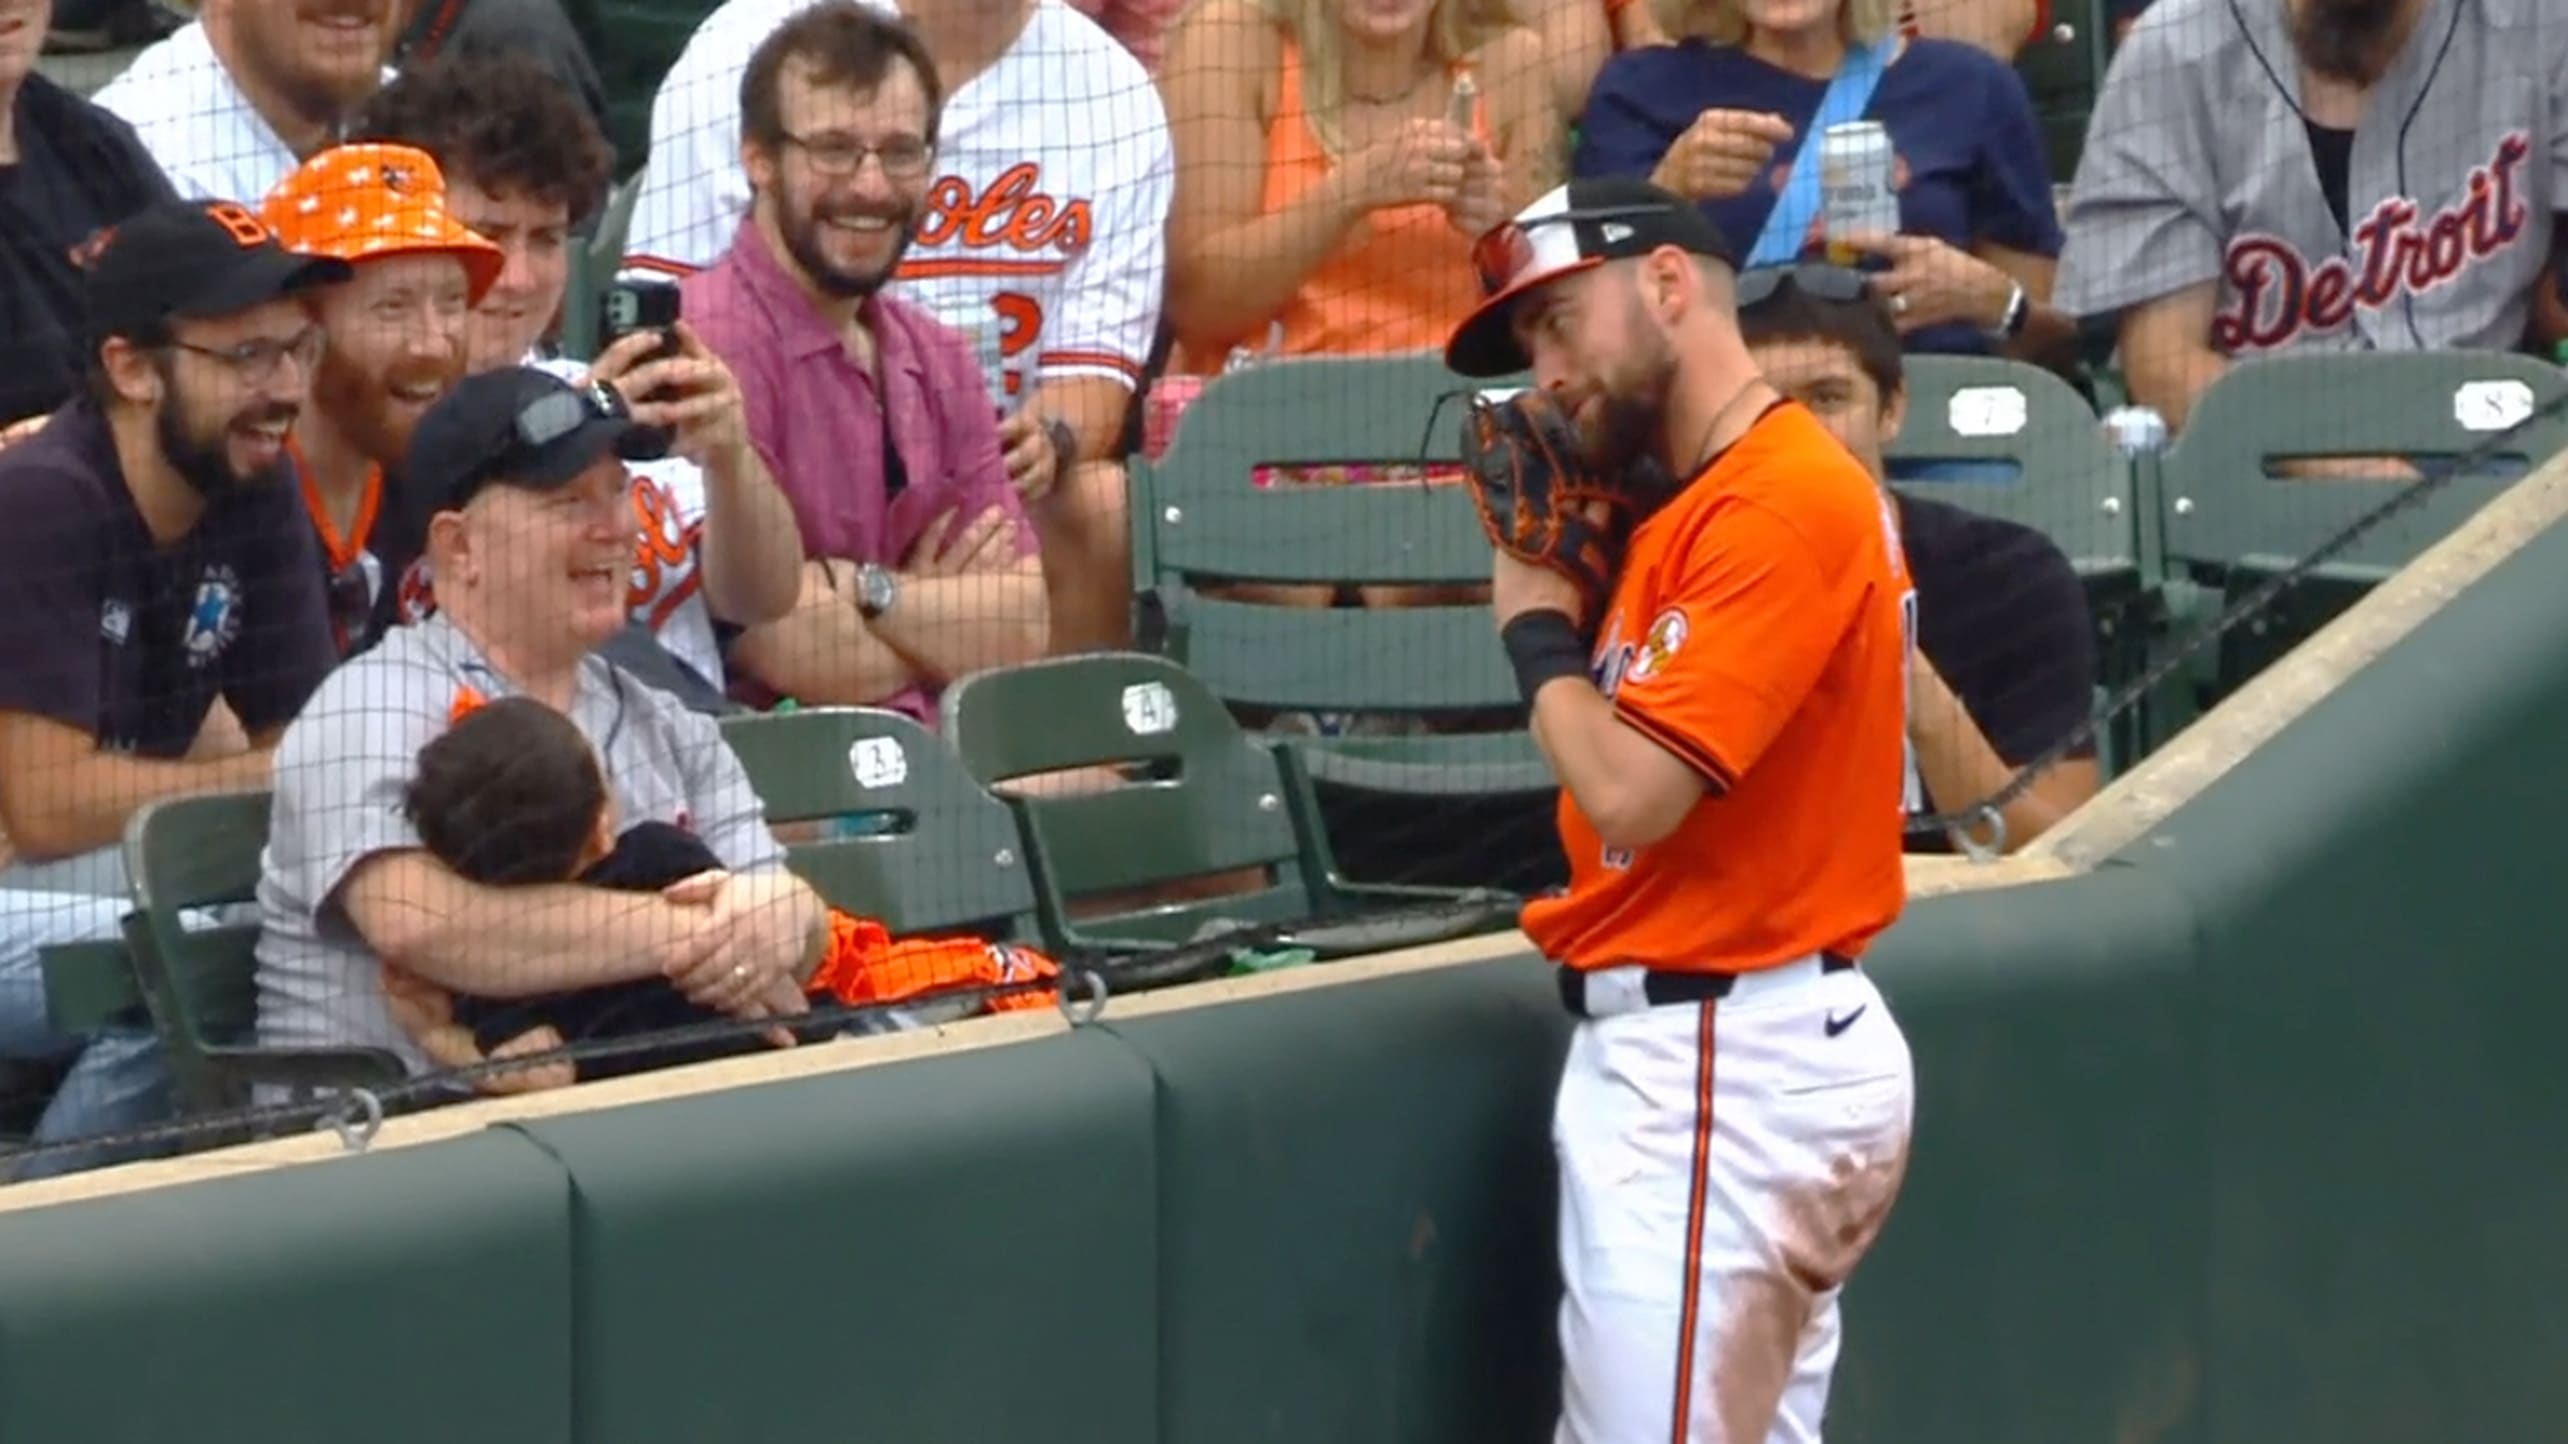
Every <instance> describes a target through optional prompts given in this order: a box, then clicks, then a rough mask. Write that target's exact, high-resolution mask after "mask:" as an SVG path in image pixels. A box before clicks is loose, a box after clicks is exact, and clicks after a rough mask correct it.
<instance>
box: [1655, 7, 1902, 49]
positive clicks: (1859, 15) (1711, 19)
mask: <svg viewBox="0 0 2568 1444" xmlns="http://www.w3.org/2000/svg"><path fill="white" fill-rule="evenodd" d="M1650 14H1651V15H1652V16H1653V17H1655V18H1656V19H1657V20H1658V23H1659V27H1660V28H1661V29H1663V30H1665V31H1666V32H1667V33H1668V35H1669V36H1670V37H1671V38H1673V39H1678V40H1683V39H1686V38H1688V37H1690V36H1695V37H1700V38H1702V39H1705V40H1709V41H1711V42H1712V43H1713V44H1715V45H1741V44H1745V43H1746V42H1747V38H1748V13H1747V10H1746V9H1745V8H1744V7H1743V6H1742V5H1741V4H1740V0H1650ZM1898 25H1899V0H1839V4H1838V6H1837V34H1838V36H1839V37H1840V38H1841V39H1843V40H1844V41H1845V42H1846V43H1847V44H1848V45H1869V44H1873V43H1875V42H1878V41H1882V40H1887V39H1889V38H1890V34H1891V32H1892V31H1893V30H1894V29H1896V28H1897V27H1898Z"/></svg>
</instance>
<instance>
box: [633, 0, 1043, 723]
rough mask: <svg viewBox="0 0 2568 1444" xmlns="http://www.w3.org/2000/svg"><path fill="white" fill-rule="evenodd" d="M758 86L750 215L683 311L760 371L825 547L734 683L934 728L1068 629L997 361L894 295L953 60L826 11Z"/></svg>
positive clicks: (765, 53)
mask: <svg viewBox="0 0 2568 1444" xmlns="http://www.w3.org/2000/svg"><path fill="white" fill-rule="evenodd" d="M744 96H745V98H746V107H745V110H744V112H743V114H742V117H741V129H742V136H743V141H744V144H743V153H744V156H745V157H746V160H747V170H748V173H749V180H750V187H751V191H752V195H753V200H752V203H751V206H750V212H749V215H748V217H747V218H746V219H745V220H744V221H743V222H742V224H741V226H740V229H739V232H738V234H737V236H736V237H735V238H734V240H733V242H732V245H731V248H730V250H729V251H728V252H726V253H725V254H724V255H723V257H722V259H721V260H720V261H718V262H716V263H715V264H714V265H713V266H711V267H710V268H708V269H706V270H703V271H699V272H697V273H695V274H694V275H692V276H689V277H688V278H687V279H686V281H685V283H684V288H683V290H684V295H683V310H684V313H685V315H686V317H687V321H688V323H689V325H690V326H692V327H693V328H694V330H695V331H696V334H697V335H699V336H701V337H702V338H703V339H704V341H705V343H706V344H707V345H709V346H711V347H712V348H713V350H714V351H715V352H716V353H717V354H719V355H720V356H721V357H722V358H723V360H724V361H726V362H727V363H729V365H730V366H731V369H732V371H733V373H734V374H735V375H736V376H737V377H738V378H739V381H740V387H741V391H742V394H743V395H744V397H745V398H746V400H747V404H748V416H749V433H750V438H751V440H752V442H753V443H754V444H755V445H756V446H757V447H758V449H759V451H760V453H761V454H762V455H763V456H764V457H765V459H766V462H767V467H768V470H769V471H770V472H771V473H773V475H774V476H775V478H776V480H777V483H778V484H779V485H780V486H781V487H782V488H783V489H784V492H785V495H786V497H787V499H788V500H790V501H791V502H792V504H793V509H794V515H795V519H796V520H797V521H798V522H799V523H800V524H801V528H802V537H803V546H804V549H805V551H806V553H807V554H808V555H809V557H810V558H811V560H810V561H808V562H806V563H805V565H804V568H803V573H804V574H803V578H802V589H801V596H800V599H799V601H798V603H797V605H796V607H795V609H794V611H793V613H792V614H791V615H789V616H787V617H786V618H784V619H783V620H781V621H777V622H771V623H767V624H765V625H762V626H758V627H753V628H750V629H749V630H748V631H747V632H745V633H743V634H742V635H741V636H740V637H739V638H738V639H737V640H736V641H735V643H734V644H733V647H732V651H731V654H730V658H729V661H730V667H731V673H732V677H733V679H734V690H735V691H736V692H739V693H741V694H742V695H743V698H744V700H748V701H751V702H754V703H761V704H763V703H765V702H767V701H770V700H772V699H773V698H774V697H776V696H779V695H783V696H791V697H794V698H796V699H797V700H799V701H801V702H804V703H807V704H837V705H854V706H890V707H895V708H898V709H900V710H902V711H904V712H908V713H910V714H911V715H913V716H916V717H918V718H920V719H921V720H924V721H931V722H932V721H933V720H934V719H935V715H936V698H937V696H938V694H939V693H940V692H941V691H942V690H943V689H944V687H945V685H946V684H947V683H948V682H950V681H952V680H953V679H954V678H957V677H960V676H962V675H964V674H965V673H967V672H971V671H974V670H977V669H979V668H983V667H993V666H1004V665H1007V664H1010V663H1014V662H1022V661H1028V660H1031V659H1033V658H1035V657H1037V656H1040V655H1042V653H1043V651H1044V648H1045V644H1046V642H1047V641H1048V639H1049V632H1050V622H1049V614H1048V613H1049V609H1048V607H1047V605H1046V601H1045V593H1044V581H1043V570H1042V564H1041V561H1040V559H1039V558H1038V557H1037V555H1036V547H1035V533H1034V528H1033V526H1032V525H1031V523H1030V522H1029V521H1028V520H1027V518H1026V515H1025V511H1024V508H1023V507H1022V505H1021V504H1020V503H1019V501H1018V497H1017V491H1016V488H1015V487H1014V486H1012V485H1011V484H1010V483H1009V480H1008V474H1007V468H1006V465H1005V463H1004V462H1003V460H1002V459H1001V453H1000V447H999V425H998V411H997V408H996V406H995V405H994V404H993V402H992V401H991V398H990V394H989V389H988V387H987V385H986V384H985V383H984V382H983V381H982V379H981V374H980V366H979V363H978V361H977V359H976V358H975V357H974V356H973V355H972V353H971V351H970V349H969V348H968V346H967V345H966V343H965V342H964V340H963V338H962V337H961V336H960V335H958V334H957V333H955V332H954V331H952V330H951V329H949V328H947V327H946V326H944V325H943V324H942V323H940V322H938V321H937V320H935V319H934V318H933V317H932V316H930V315H929V314H928V313H927V312H925V311H923V310H920V309H918V308H916V307H914V306H911V305H909V304H908V303H906V302H903V301H900V300H897V299H894V298H893V297H891V296H889V295H886V294H884V293H883V291H882V287H883V285H884V283H885V282H887V281H889V280H890V278H891V275H892V271H893V268H894V267H895V266H896V265H897V264H898V262H899V260H900V257H901V252H902V250H903V249H904V248H905V247H906V246H907V245H908V243H909V238H910V235H911V234H912V231H913V230H914V228H915V224H916V222H917V219H918V213H919V209H920V207H921V205H922V204H923V203H924V202H925V200H926V194H927V187H928V185H929V184H930V182H931V179H932V175H933V166H932V161H933V158H934V148H935V139H936V117H937V111H938V107H939V104H940V100H941V97H940V96H939V94H938V91H937V80H936V70H935V66H934V64H933V62H931V61H930V60H929V58H928V56H927V52H926V51H925V50H924V49H923V48H922V47H921V46H920V45H919V43H918V40H917V39H916V37H915V36H913V35H912V34H911V33H910V32H909V30H908V29H907V28H906V27H905V26H903V25H901V24H900V22H899V21H898V20H897V19H893V18H890V17H887V16H884V15H881V14H877V13H875V12H873V11H870V10H866V9H862V8H860V7H855V6H838V5H825V6H819V7H815V8H813V9H811V10H807V11H804V12H802V13H801V14H800V15H798V16H796V17H795V18H794V19H792V20H790V21H788V22H787V23H786V24H785V25H784V26H783V27H781V28H780V29H778V30H777V31H776V32H775V33H774V34H773V35H771V36H769V37H768V38H767V40H766V41H765V42H764V43H763V44H762V45H760V46H759V48H758V52H757V54H756V55H755V56H754V57H752V59H751V60H750V63H749V69H748V73H747V78H746V81H745V84H744Z"/></svg>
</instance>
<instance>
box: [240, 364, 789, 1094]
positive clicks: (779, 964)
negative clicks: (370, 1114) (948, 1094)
mask: <svg viewBox="0 0 2568 1444" xmlns="http://www.w3.org/2000/svg"><path fill="white" fill-rule="evenodd" d="M649 438H650V433H649V432H647V431H644V430H641V429H638V428H637V427H636V424H635V423H634V421H633V419H632V417H631V416H630V415H629V413H628V412H627V411H626V409H625V405H624V402H623V400H622V398H621V397H620V396H619V395H618V394H617V393H616V392H615V390H614V389H613V388H611V387H607V386H603V385H592V386H588V387H576V386H573V385H572V384H571V383H569V382H567V381H564V380H561V379H560V378H558V377H555V376H552V375H550V374H548V373H546V372H544V371H540V370H537V369H535V368H533V367H508V368H504V369H501V370H498V371H489V372H483V373H481V374H480V375H476V376H471V377H467V378H466V379H465V380H464V381H463V382H462V383H461V384H459V385H458V386H457V387H456V388H455V390H454V391H453V392H451V393H449V394H448V395H447V396H446V397H444V398H443V399H441V400H440V401H438V402H437V403H436V405H435V406H433V407H431V408H430V410H429V411H428V413H427V414H426V415H425V416H424V417H422V418H421V419H420V422H419V426H418V429H417V430H416V432H415V433H414V434H413V436H412V439H411V444H410V451H409V454H408V457H407V459H406V462H405V469H404V475H405V476H406V477H408V478H409V479H410V481H411V482H412V484H413V486H414V487H415V488H416V493H415V494H416V495H418V496H421V497H424V498H430V499H431V502H430V504H431V505H432V506H433V508H434V514H433V515H432V517H431V518H430V520H429V521H428V524H427V555H428V560H429V564H430V566H431V568H432V569H433V572H434V575H435V576H436V578H437V611H436V612H435V613H434V614H433V615H431V616H430V617H428V618H427V619H426V620H425V621H423V622H420V623H419V624H417V625H415V626H411V627H405V628H396V629H394V630H393V631H392V632H391V633H389V634H388V635H387V636H386V637H385V638H384V640H383V641H382V642H380V643H378V644H377V645H376V646H375V648H374V649H373V650H371V651H369V652H367V653H365V654H363V655H361V656H359V657H358V658H356V659H355V660H353V661H351V662H349V663H348V664H347V665H346V666H344V667H342V668H341V669H340V670H339V671H338V672H337V673H335V674H334V675H333V676H332V677H331V679H330V680H329V682H328V683H327V684H325V685H324V686H323V687H322V689H321V690H320V692H319V693H318V694H316V695H315V696H314V698H313V700H312V702H311V705H310V706H309V707H308V708H306V710H305V712H304V715H303V717H302V718H301V719H299V720H298V721H297V722H296V724H295V725H294V726H293V728H291V729H290V730H289V731H288V732H287V734H286V738H285V745H284V748H283V750H282V752H281V753H280V755H279V757H278V762H277V793H276V812H275V821H274V827H273V830H272V835H271V840H270V846H269V850H268V854H267V859H266V871H265V875H264V877H263V878H262V880H261V883H260V888H259V902H260V909H261V913H262V916H263V922H264V924H265V926H264V929H263V931H262V934H261V937H260V940H259V980H260V1008H259V1037H260V1040H261V1041H262V1042H265V1043H269V1044H273V1045H281V1046H312V1047H349V1046H368V1047H379V1048H385V1049H388V1050H390V1051H392V1052H394V1053H395V1054H397V1055H399V1056H400V1057H402V1058H403V1059H404V1060H405V1061H407V1062H408V1064H409V1065H410V1067H411V1068H412V1070H413V1071H414V1072H424V1071H426V1070H427V1068H428V1067H429V1063H428V1059H427V1057H426V1055H425V1054H424V1053H423V1052H422V1051H421V1050H420V1049H419V1048H418V1046H417V1045H416V1044H415V1042H414V1041H413V1039H412V1038H411V1037H410V1036H409V1034H408V1033H407V1032H406V1031H405V1030H404V1027H403V1026H402V1023H401V1022H400V1021H398V1020H397V1019H396V1017H395V1015H394V1014H393V1012H392V1011H391V1008H390V1005H389V1003H388V1001H387V998H386V994H385V991H384V988H383V985H382V979H383V974H382V972H381V971H380V969H382V968H397V969H400V970H401V971H402V972H403V973H405V974H407V975H409V976H410V977H411V978H415V979H417V980H419V981H420V982H422V983H424V984H425V985H426V990H427V991H428V992H430V993H431V994H434V993H435V992H437V991H438V990H442V991H443V992H444V993H450V994H451V993H461V994H468V995H471V996H476V997H487V998H509V997H525V996H533V995H537V994H545V993H559V992H565V991H570V990H574V989H579V988H586V987H593V986H598V985H603V984H610V983H623V982H632V981H636V980H640V979H647V978H666V979H668V980H669V981H670V982H672V983H673V984H675V985H676V986H677V987H678V989H679V990H680V991H681V992H683V993H685V994H686V995H687V996H688V997H689V998H690V999H692V1000H694V1001H695V1002H697V1003H699V1004H701V1005H703V1006H705V1007H708V1008H711V1009H714V1010H716V1011H719V1012H723V1013H728V1014H730V1015H732V1016H734V1017H736V1018H741V1019H744V1020H752V1021H758V1020H769V1019H774V1018H778V1017H782V1016H786V1015H790V1014H798V1013H801V1012H804V1011H806V1010H807V1005H806V1004H805V1002H804V1000H803V999H804V995H803V989H802V978H803V977H804V976H805V975H807V974H808V972H809V971H810V969H811V967H812V966H813V965H814V964H815V963H816V962H817V961H818V960H819V957H820V955H821V947H822V945H823V944H824V943H825V941H826V937H827V932H826V922H825V917H824V912H823V909H822V906H821V903H820V900H819V899H818V897H817V896H815V895H814V894H813V893H812V892H811V890H810V889H809V888H808V887H806V886H805V885H804V884H803V883H802V882H801V881H799V880H798V879H796V878H795V877H794V875H793V874H792V873H790V872H788V871H787V870H786V869H785V866H784V851H783V849H782V848H781V847H780V846H778V844H777V842H776V840H775V838H774V836H773V835H772V834H771V833H770V832H769V831H768V829H767V825H766V818H765V814H764V812H763V810H762V809H761V808H760V806H759V802H758V798H757V795H756V793H755V792H753V791H752V790H751V789H750V786H749V780H748V777H747V775H746V774H745V773H743V772H742V770H741V768H740V764H739V762H738V761H737V760H736V759H735V758H734V757H733V756H732V753H731V750H730V748H729V747H728V746H726V745H725V744H724V742H723V740H722V736H721V733H720V732H719V731H718V730H717V728H716V725H715V724H714V722H713V721H712V720H711V719H709V718H706V717H704V716H701V715H699V714H697V713H694V712H690V711H688V710H687V708H686V707H685V706H684V704H683V703H681V702H680V701H679V700H678V699H677V698H675V697H674V696H672V695H670V694H669V693H667V692H664V691H662V690H660V689H658V688H656V687H651V686H647V685H644V684H642V683H640V682H637V681H636V680H634V679H633V678H632V677H631V676H630V675H628V674H626V673H624V672H623V671H622V670H621V669H619V668H617V667H615V666H614V665H613V664H611V663H609V662H608V661H606V660H605V659H604V658H602V657H599V656H597V655H595V651H596V648H597V647H598V646H599V644H600V643H602V642H603V641H605V640H606V639H607V638H608V637H610V636H612V635H613V634H614V633H615V632H616V631H617V629H619V628H620V627H621V626H622V625H623V624H624V617H625V607H624V589H625V583H626V579H627V573H628V569H629V568H630V567H631V565H632V555H633V513H632V506H631V501H630V496H631V476H630V473H629V472H628V471H627V470H626V463H627V462H628V461H636V460H648V459H652V458H651V453H652V452H653V451H654V450H656V447H655V446H654V445H653V444H652V442H651V440H650V439H649ZM502 696H525V697H531V698H533V699H535V700H536V701H539V702H542V703H543V704H544V705H546V706H548V707H551V708H553V709H554V710H555V711H557V712H560V713H562V714H564V715H565V716H567V717H569V718H570V719H571V721H572V722H573V723H575V724H576V725H577V726H578V727H579V729H580V731H581V732H582V733H583V734H584V735H586V736H587V738H588V739H589V742H590V744H591V745H592V746H594V747H595V748H596V749H597V753H598V756H599V758H600V759H601V761H602V762H603V764H604V766H605V770H606V780H607V785H608V786H609V787H610V788H611V789H613V791H614V795H615V804H616V812H617V815H618V816H619V817H620V818H622V819H623V820H624V821H625V823H626V824H627V825H636V824H640V823H644V822H661V823H668V824H671V825H673V826H675V827H678V828H680V829H682V830H684V831H687V832H689V833H691V834H693V835H694V836H695V837H696V838H697V839H699V840H700V841H702V842H703V843H704V845H705V846H706V848H707V849H709V850H710V851H711V852H712V853H713V855H714V856H716V857H718V858H720V859H721V860H722V863H723V866H724V868H725V871H724V872H723V873H720V874H716V875H712V876H710V877H708V878H703V879H696V880H692V881H691V882H690V883H689V884H687V885H684V886H683V887H682V888H681V889H675V890H672V891H671V892H670V893H668V894H665V895H662V894H639V895H637V894H634V893H629V892H618V891H612V890H607V889H601V888H590V887H584V886H580V885H577V884H558V885H540V886H527V887H506V888H495V887H487V886H483V885H480V884H476V883H472V882H468V881H466V880H465V879H463V878H461V877H459V876H457V875H456V874H455V873H454V872H453V871H451V870H450V869H448V868H446V867H444V866H443V865H441V864H440V863H438V862H437V861H436V860H435V859H433V858H432V857H430V856H429V854H428V853H427V851H426V850H425V849H424V847H423V845H422V843H421V841H420V839H419V837H418V836H417V834H416V833H415V832H414V831H413V830H412V828H411V825H410V823H409V822H408V820H407V819H406V818H405V816H404V815H403V812H402V808H401V799H402V797H403V795H404V792H405V789H406V787H407V785H408V783H409V780H410V778H411V777H412V776H413V775H414V773H415V772H416V770H417V767H418V758H419V751H420V749H421V748H422V747H424V746H426V745H427V743H428V742H429V741H430V740H431V739H433V738H435V737H436V736H437V735H439V734H440V733H441V732H442V731H443V730H444V729H445V728H446V727H447V726H448V725H449V723H450V722H451V721H452V719H454V718H456V717H458V716H461V715H463V714H465V713H467V712H469V711H470V710H472V709H473V708H474V707H476V706H478V705H480V704H481V703H482V702H485V701H488V700H491V699H493V698H497V697H502ZM493 785H494V786H505V785H506V782H505V779H494V780H493ZM410 991H411V992H412V993H413V994H416V993H418V992H419V991H420V990H417V989H413V990H410Z"/></svg>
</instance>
